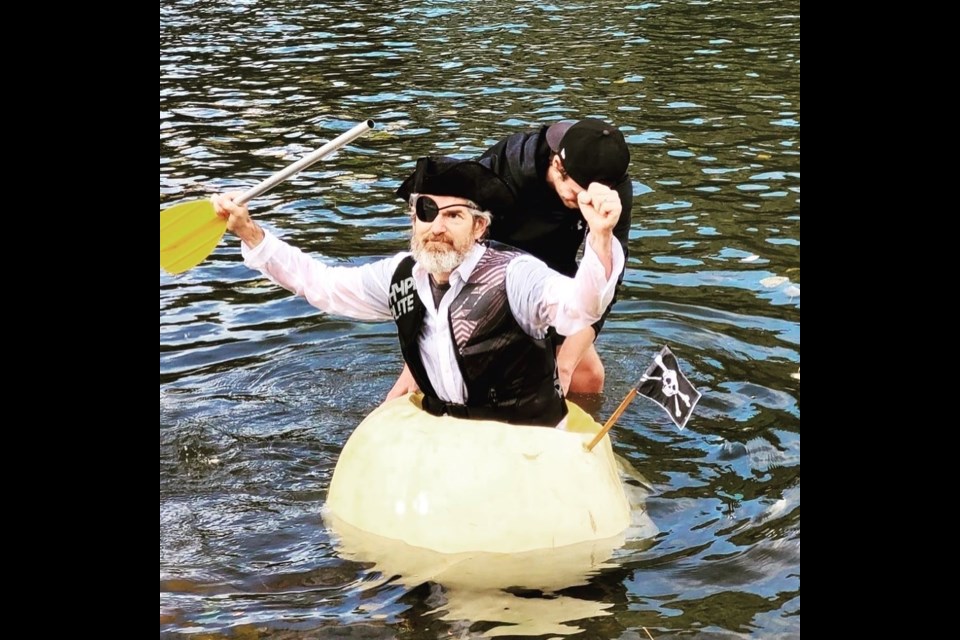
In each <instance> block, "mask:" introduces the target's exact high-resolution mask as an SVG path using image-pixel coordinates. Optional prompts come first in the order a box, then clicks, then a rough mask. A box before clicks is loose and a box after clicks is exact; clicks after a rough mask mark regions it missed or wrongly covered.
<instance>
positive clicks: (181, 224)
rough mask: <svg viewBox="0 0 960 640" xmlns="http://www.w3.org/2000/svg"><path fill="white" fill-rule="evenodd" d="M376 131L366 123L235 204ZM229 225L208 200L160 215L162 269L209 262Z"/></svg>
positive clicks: (370, 122)
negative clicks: (205, 260)
mask: <svg viewBox="0 0 960 640" xmlns="http://www.w3.org/2000/svg"><path fill="white" fill-rule="evenodd" d="M370 129H373V120H364V121H363V122H361V123H360V124H358V125H357V126H355V127H354V128H352V129H350V130H349V131H347V132H346V133H343V134H341V135H339V136H337V137H336V138H334V139H333V140H331V141H330V142H328V143H327V144H325V145H323V146H322V147H320V148H319V149H317V150H316V151H314V152H313V153H311V154H310V155H308V156H306V157H304V158H301V159H300V160H298V161H296V162H294V163H293V164H291V165H290V166H289V167H287V168H286V169H282V170H280V171H278V172H276V173H275V174H273V175H272V176H270V177H269V178H267V179H266V180H264V181H263V182H261V183H260V184H258V185H257V186H255V187H253V188H252V189H250V190H249V191H247V192H245V193H244V194H243V195H241V196H240V197H239V198H237V200H236V201H235V202H236V203H237V204H244V203H245V202H248V201H249V200H251V199H253V198H256V197H257V196H259V195H261V194H263V193H266V192H267V191H268V190H270V189H272V188H273V187H275V186H277V185H278V184H280V183H281V182H283V181H284V180H286V179H287V178H289V177H290V176H292V175H294V174H295V173H297V172H299V171H302V170H303V169H306V168H307V167H309V166H310V165H312V164H314V163H316V162H317V161H319V160H321V159H322V158H324V157H326V156H328V155H330V154H331V153H333V152H334V151H336V150H337V149H339V148H340V147H342V146H344V145H346V144H349V143H350V142H352V141H353V140H355V139H357V138H359V137H360V136H362V135H363V134H364V133H366V132H367V131H369V130H370ZM226 230H227V221H226V220H225V219H223V218H221V217H220V216H218V215H217V214H216V212H214V210H213V203H212V202H210V200H208V199H204V200H192V201H190V202H181V203H180V204H175V205H173V206H172V207H169V208H167V209H164V210H163V211H161V212H160V266H161V267H162V268H163V269H164V271H166V272H167V273H170V274H176V273H182V272H184V271H186V270H187V269H192V268H193V267H195V266H197V265H198V264H200V263H201V262H203V261H204V259H206V257H207V256H209V255H210V253H211V252H212V251H213V249H214V247H216V246H217V244H218V243H219V242H220V238H222V237H223V233H224V231H226Z"/></svg>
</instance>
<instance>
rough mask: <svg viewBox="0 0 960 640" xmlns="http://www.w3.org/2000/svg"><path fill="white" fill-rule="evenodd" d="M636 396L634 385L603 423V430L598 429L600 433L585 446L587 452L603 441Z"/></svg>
mask: <svg viewBox="0 0 960 640" xmlns="http://www.w3.org/2000/svg"><path fill="white" fill-rule="evenodd" d="M636 395H637V386H636V385H634V387H633V388H632V389H630V392H629V393H627V395H626V397H625V398H624V399H623V402H621V403H620V406H619V407H617V410H616V411H614V412H613V415H612V416H610V418H609V419H608V420H607V421H606V423H604V425H603V429H600V433H598V434H597V435H596V436H594V438H593V440H591V441H590V444H588V445H587V451H593V448H594V447H595V446H597V443H598V442H600V440H602V439H603V436H605V435H607V431H610V429H611V428H613V425H614V424H616V422H617V420H618V419H619V418H620V416H621V414H623V412H624V411H626V410H627V407H628V406H630V403H631V402H633V398H634V397H635V396H636Z"/></svg>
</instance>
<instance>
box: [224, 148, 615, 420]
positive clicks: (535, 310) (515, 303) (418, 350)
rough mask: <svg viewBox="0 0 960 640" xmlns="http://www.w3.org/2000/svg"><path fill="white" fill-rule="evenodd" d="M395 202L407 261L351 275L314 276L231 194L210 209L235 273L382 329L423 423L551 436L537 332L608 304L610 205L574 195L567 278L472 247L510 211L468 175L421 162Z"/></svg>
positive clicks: (573, 325) (543, 351) (492, 180)
mask: <svg viewBox="0 0 960 640" xmlns="http://www.w3.org/2000/svg"><path fill="white" fill-rule="evenodd" d="M398 194H399V195H401V196H402V197H404V198H407V199H408V202H409V203H410V214H411V215H410V219H411V224H412V229H411V240H410V251H409V252H405V253H400V254H397V255H396V256H393V257H391V258H386V259H383V260H379V261H377V262H373V263H370V264H365V265H363V266H359V267H342V266H337V267H331V266H327V265H325V264H323V263H322V262H320V261H319V260H315V259H313V258H310V257H308V256H307V255H305V254H304V253H302V252H301V251H300V250H299V249H296V248H294V247H292V246H290V245H288V244H286V243H284V242H282V241H281V240H279V239H278V238H277V237H275V236H273V235H271V234H269V233H267V232H265V231H264V230H263V229H261V228H260V226H259V225H257V223H256V222H254V221H253V220H252V219H251V218H250V214H249V212H248V211H247V208H246V207H244V206H237V205H236V204H235V203H234V202H233V199H234V197H236V194H227V195H223V196H214V199H213V202H214V208H215V210H216V211H217V213H218V214H219V215H221V216H222V217H225V218H227V229H228V230H229V231H231V232H232V233H234V234H235V235H237V236H238V237H239V238H240V239H241V240H242V241H243V245H242V251H243V255H244V261H245V263H246V264H247V265H248V266H250V267H252V268H254V269H258V270H260V271H261V272H262V273H264V274H265V275H266V276H267V277H269V278H270V279H272V280H273V281H274V282H276V283H277V284H279V285H281V286H283V287H285V288H287V289H289V290H290V291H293V292H294V293H297V294H298V295H302V296H303V297H304V298H306V299H307V301H309V302H310V303H311V304H313V305H314V306H316V307H318V308H319V309H321V310H323V311H326V312H328V313H333V314H337V315H342V316H347V317H351V318H355V319H358V320H371V321H376V320H380V321H386V320H393V321H394V322H395V323H396V325H397V332H398V336H399V339H400V347H401V351H402V352H403V356H404V361H405V362H406V364H407V366H408V367H409V369H410V371H411V373H412V375H413V378H414V380H415V381H416V384H417V385H418V386H419V388H420V389H421V391H422V392H423V395H424V397H423V408H424V410H425V411H427V412H429V413H431V414H434V415H452V416H455V417H459V418H467V419H471V418H475V419H488V420H499V421H501V422H508V423H511V424H522V425H540V426H551V427H552V426H557V425H561V424H562V423H563V420H564V418H565V416H566V412H567V409H566V405H565V404H564V402H563V397H564V394H563V391H562V389H561V387H560V384H559V380H558V376H557V368H556V356H555V351H554V347H553V344H552V342H551V340H550V334H549V333H548V331H549V329H550V327H553V328H554V329H555V330H556V331H557V332H558V333H560V334H562V335H570V334H574V333H577V332H578V331H581V330H583V329H584V328H585V327H588V326H590V325H591V324H592V323H594V322H596V321H597V320H598V319H599V318H600V317H601V315H603V312H604V310H605V309H606V307H607V305H608V304H609V303H610V300H611V299H612V297H613V292H614V289H615V287H616V284H617V274H618V273H619V272H620V271H621V270H622V268H623V251H622V249H621V248H620V244H619V243H618V242H616V241H615V240H614V238H613V229H614V227H615V226H616V224H617V220H618V219H619V216H620V204H619V201H618V199H617V198H614V197H612V196H611V190H610V189H609V188H607V187H604V186H602V185H599V184H596V185H591V188H590V189H589V190H587V191H585V192H583V193H581V194H579V195H578V202H579V204H580V208H581V211H582V212H583V216H584V219H585V220H586V222H587V224H588V226H589V228H590V233H589V235H588V241H587V246H586V248H585V250H584V257H583V260H582V261H581V264H580V268H579V269H578V270H577V272H576V274H575V276H574V277H573V278H569V277H567V276H563V275H561V274H559V273H556V272H555V271H553V270H551V269H550V268H548V267H547V266H546V265H545V264H544V263H543V262H541V261H540V260H538V259H536V258H535V257H533V256H530V255H527V254H524V253H522V252H519V251H516V250H514V249H512V248H509V247H502V246H491V245H488V243H486V242H484V241H483V239H484V236H485V235H486V233H487V230H488V228H489V225H490V220H491V216H492V215H496V214H497V213H499V212H503V211H507V210H509V209H510V208H511V207H512V206H513V204H514V202H513V200H514V197H513V193H512V191H511V190H510V188H509V187H507V185H506V183H504V182H503V180H501V179H500V178H499V177H497V176H496V174H494V173H493V172H492V171H491V170H490V169H488V168H487V167H484V166H483V165H481V164H480V163H478V162H476V161H461V160H454V159H448V158H437V159H434V158H421V159H420V160H419V161H418V162H417V167H416V170H415V171H414V172H413V174H412V175H411V176H409V177H408V178H407V179H406V180H405V181H404V183H403V184H402V185H401V187H400V189H399V190H398Z"/></svg>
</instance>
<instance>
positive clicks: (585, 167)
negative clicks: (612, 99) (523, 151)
mask: <svg viewBox="0 0 960 640" xmlns="http://www.w3.org/2000/svg"><path fill="white" fill-rule="evenodd" d="M547 144H548V145H550V149H551V150H553V151H554V152H555V153H556V154H557V155H558V156H560V162H561V163H563V169H564V171H566V172H567V175H569V176H570V177H571V178H573V181H574V182H576V183H577V184H578V185H580V186H581V187H583V188H584V189H586V188H587V187H588V186H590V183H591V182H600V183H602V184H606V185H608V186H613V185H615V184H617V183H618V182H620V180H621V179H622V178H623V176H625V175H626V174H627V167H628V166H629V165H630V150H629V149H628V148H627V142H626V140H624V139H623V134H622V133H621V132H620V130H619V129H617V128H616V127H615V126H613V125H612V124H607V123H606V122H604V121H603V120H596V119H594V118H586V119H584V120H580V121H573V120H565V121H563V122H557V123H555V124H552V125H550V127H549V128H548V129H547Z"/></svg>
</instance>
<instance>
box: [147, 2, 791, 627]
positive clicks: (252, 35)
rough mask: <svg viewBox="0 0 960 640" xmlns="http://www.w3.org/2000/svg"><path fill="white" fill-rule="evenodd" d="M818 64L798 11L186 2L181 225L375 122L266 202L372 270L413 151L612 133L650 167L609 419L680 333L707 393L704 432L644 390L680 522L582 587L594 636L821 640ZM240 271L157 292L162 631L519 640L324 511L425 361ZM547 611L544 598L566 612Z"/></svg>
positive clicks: (652, 438)
mask: <svg viewBox="0 0 960 640" xmlns="http://www.w3.org/2000/svg"><path fill="white" fill-rule="evenodd" d="M799 56H800V4H799V2H785V1H771V2H718V1H715V2H688V3H683V2H660V3H641V2H625V1H624V0H609V1H606V2H603V3H600V2H576V3H557V4H544V3H540V2H528V1H525V0H514V1H510V2H505V1H497V0H484V1H483V2H478V1H475V0H458V1H456V2H454V1H438V0H434V1H432V2H407V1H399V0H398V1H389V0H383V1H380V2H329V3H323V2H295V1H285V2H284V1H274V2H256V1H254V0H247V1H242V2H241V1H237V2H224V1H222V0H217V1H212V0H210V1H199V0H198V1H194V2H186V1H184V2H168V1H164V2H162V3H161V6H160V205H161V208H162V207H164V206H166V205H169V204H172V203H175V202H177V201H180V200H185V199H191V198H196V197H201V196H203V195H205V194H206V193H209V192H210V191H212V190H221V189H226V188H233V187H249V186H251V185H252V184H254V183H256V182H258V181H259V180H261V179H263V178H264V177H266V176H267V175H269V174H270V173H272V172H274V171H276V170H277V169H279V168H281V167H283V166H284V165H286V164H288V163H290V162H292V161H293V160H294V159H295V158H296V157H298V156H299V155H302V154H303V153H305V152H307V151H309V150H311V149H313V148H315V147H318V146H320V144H322V142H324V141H326V140H329V139H330V138H332V137H333V136H334V135H336V134H338V133H339V132H341V131H344V130H346V129H347V128H349V127H350V126H352V125H353V124H354V123H355V122H357V121H359V120H361V119H364V118H372V119H374V120H376V121H377V123H378V129H377V130H376V131H375V132H372V133H370V134H368V135H366V136H365V137H363V138H361V139H360V140H358V141H357V142H355V143H354V144H352V145H351V146H350V147H349V148H348V149H347V150H345V151H342V152H341V153H339V154H338V155H337V156H336V157H335V158H333V159H331V160H329V161H326V162H323V163H321V164H319V165H317V166H315V167H314V168H312V169H310V170H308V171H307V172H305V173H303V174H301V175H300V176H298V177H296V178H295V179H293V180H291V181H289V182H287V183H285V184H284V185H282V186H281V187H279V188H277V189H275V190H274V191H272V192H271V193H269V194H267V196H265V197H262V198H260V199H258V200H255V201H254V203H253V206H252V210H253V212H254V215H256V216H257V217H258V218H259V219H260V220H262V221H265V222H266V223H267V224H269V225H271V226H272V227H273V228H275V229H278V230H280V231H281V232H282V233H283V234H284V236H285V237H286V238H287V239H289V240H291V241H292V242H293V243H294V244H297V245H299V246H301V247H303V248H305V249H307V250H310V251H315V252H318V253H322V254H323V255H325V256H326V257H327V258H328V259H329V260H342V261H347V260H352V261H366V260H371V259H374V258H377V257H381V256H384V255H388V254H391V253H394V252H395V251H398V250H400V249H402V248H403V247H404V246H405V244H406V231H407V223H406V219H405V218H404V216H403V215H402V211H401V205H400V202H399V201H398V200H396V199H395V198H394V196H393V190H394V189H395V188H396V187H397V186H398V184H399V181H400V180H401V179H402V178H403V177H404V176H405V175H406V174H407V173H408V172H409V170H410V169H411V167H412V166H413V161H414V159H415V158H416V157H417V156H419V155H423V154H426V153H444V154H460V155H463V156H470V155H474V154H477V153H479V152H481V151H482V150H483V149H484V148H485V147H486V146H487V145H489V144H491V143H493V142H494V141H495V140H497V139H498V138H499V137H500V136H503V135H506V134H508V133H511V132H513V131H517V130H520V129H522V128H525V127H527V126H528V125H531V126H532V125H535V124H537V123H540V122H547V121H552V120H556V119H560V118H577V117H585V116H597V117H602V118H606V119H609V120H613V121H615V122H616V123H617V124H618V125H620V126H621V128H622V129H623V130H624V132H625V134H626V135H627V139H628V142H629V143H630V145H631V153H632V158H633V159H632V163H631V175H632V177H633V181H634V182H633V185H634V196H635V198H634V226H633V233H632V245H631V257H630V260H629V263H628V272H627V275H626V279H625V282H624V287H623V289H622V291H621V301H620V302H619V303H618V304H617V306H616V307H615V310H614V314H613V316H612V317H611V320H610V321H609V322H608V323H607V328H606V330H605V332H604V333H603V334H602V336H601V338H600V340H599V343H598V349H599V351H600V354H601V356H602V357H603V359H604V362H605V364H606V367H607V389H606V393H605V394H604V395H603V397H602V398H600V399H587V401H586V402H585V405H586V407H587V408H588V410H590V411H591V412H592V413H593V414H594V415H595V416H596V417H598V418H600V419H601V420H602V419H604V418H605V417H606V416H608V415H610V413H611V412H612V411H613V409H614V408H615V407H616V406H617V404H618V403H619V401H620V399H621V398H622V397H623V395H624V394H625V393H626V392H627V390H628V389H629V388H630V386H631V385H632V384H633V383H634V382H635V381H636V379H637V378H638V377H639V375H640V374H641V373H642V371H643V368H644V367H645V366H646V364H647V363H648V362H649V361H650V359H651V358H652V357H653V354H654V353H655V351H656V349H657V348H658V347H659V346H660V345H662V344H670V345H671V347H672V349H673V350H674V352H675V353H676V354H677V355H678V357H679V358H680V359H681V362H682V363H683V365H684V367H685V371H686V372H687V374H688V375H689V376H690V378H691V379H692V380H693V381H694V383H695V384H696V385H697V386H698V387H699V388H700V390H701V391H703V392H704V397H703V399H702V401H701V403H700V405H699V407H698V409H697V413H696V415H695V416H694V418H693V419H692V420H691V422H690V424H689V426H688V428H687V429H686V430H685V431H683V432H679V431H678V430H677V429H676V428H675V427H674V426H673V425H672V424H670V423H668V422H667V420H666V417H665V416H664V415H663V414H662V412H661V411H660V409H659V408H657V407H656V406H655V405H653V404H652V403H649V402H646V401H642V400H638V401H636V402H635V403H634V404H633V405H632V406H631V408H630V409H629V410H628V411H627V412H626V413H625V414H624V416H623V417H622V418H621V420H620V422H619V424H618V426H617V428H616V430H615V434H614V447H615V450H616V451H617V453H618V454H620V455H621V456H623V457H624V458H626V459H627V460H629V461H631V462H632V463H633V465H635V466H636V468H637V469H638V470H640V471H641V472H642V473H643V474H644V475H645V476H646V477H647V478H648V479H649V480H650V482H651V483H652V484H653V487H654V489H655V493H654V494H653V495H652V496H651V497H650V498H649V499H648V502H647V508H648V510H649V515H650V517H651V518H652V520H653V521H654V522H655V523H656V526H657V527H658V529H659V533H658V534H657V535H656V536H655V537H654V538H653V539H652V540H646V541H643V543H642V544H635V545H633V547H631V548H628V549H627V550H626V551H624V552H623V553H622V554H621V557H620V558H619V566H616V567H611V568H609V569H605V570H603V571H602V572H600V573H599V575H596V576H594V577H593V578H592V579H591V580H590V582H589V584H587V585H585V586H580V587H575V588H573V589H570V590H566V591H564V592H561V593H560V594H559V596H560V597H561V598H570V599H571V600H558V601H560V602H573V599H576V600H577V601H579V602H586V603H593V604H594V605H596V606H595V607H594V608H595V609H597V608H600V609H603V611H602V613H606V614H608V615H588V616H587V617H586V618H584V619H581V620H577V621H572V622H568V623H567V625H568V627H569V630H568V631H567V632H570V631H572V632H579V635H578V636H576V637H581V638H623V639H628V640H633V639H637V638H646V637H648V636H647V632H648V631H649V633H650V634H651V635H652V636H653V637H654V638H658V639H660V638H669V637H676V636H686V637H704V638H732V637H765V638H766V637H795V636H799V634H800V381H799V367H800V58H799ZM238 253H239V252H238V250H237V246H236V243H235V242H233V241H224V242H223V243H222V244H221V246H220V247H219V248H218V250H217V251H216V252H215V254H214V255H213V256H212V257H211V258H210V259H209V260H207V261H206V262H205V263H203V264H202V265H201V266H200V267H198V268H196V269H194V270H192V271H190V272H188V273H186V274H183V275H181V276H177V277H175V278H174V277H170V276H167V275H165V274H163V273H162V272H161V274H160V631H161V635H171V636H176V635H181V634H183V635H187V634H202V635H201V636H200V637H231V638H324V637H370V638H392V637H396V638H402V639H411V640H412V639H432V638H447V637H457V638H469V637H479V636H481V634H483V633H489V634H495V633H497V632H500V633H505V631H504V629H503V628H502V627H499V628H498V627H496V625H495V624H494V623H493V622H491V619H492V618H491V617H483V616H480V617H479V618H472V619H471V615H473V614H471V615H467V614H464V616H463V617H464V618H466V619H457V612H458V610H456V609H455V608H454V607H453V606H452V605H449V606H448V607H447V611H446V613H444V606H445V605H444V602H445V598H446V594H444V592H443V589H442V588H440V587H436V586H431V585H429V584H428V585H424V586H421V587H417V588H409V587H404V586H402V585H401V584H400V583H398V582H397V581H387V582H384V581H383V580H376V579H375V576H371V575H370V574H368V573H367V572H365V571H364V566H363V565H361V564H358V563H356V562H353V561H348V560H344V559H341V558H340V557H338V556H337V554H336V553H335V551H334V549H333V547H332V545H331V541H330V537H329V535H328V533H327V532H326V530H325V529H324V527H323V526H322V523H321V521H320V517H319V511H320V508H321V506H322V505H323V502H324V499H325V495H326V491H327V488H328V486H329V481H330V476H331V474H332V472H333V467H334V464H335V463H336V460H337V455H338V453H339V451H340V449H341V447H342V446H343V444H344V442H345V441H346V439H347V437H348V436H349V434H350V432H351V430H352V428H353V427H354V426H356V424H357V423H359V422H360V420H362V419H363V417H364V416H365V415H366V414H367V413H368V412H369V411H370V410H371V409H373V408H374V407H375V406H376V405H377V404H378V403H379V401H380V400H382V398H383V397H384V395H385V394H386V392H387V390H388V389H389V388H390V386H391V385H392V383H393V381H394V379H395V377H396V374H397V373H398V372H399V370H400V367H401V364H400V359H399V349H398V348H397V347H396V342H395V338H394V336H393V334H392V330H391V326H390V325H372V324H358V323H354V322H351V321H347V320H342V319H338V318H332V317H325V316H320V315H319V314H317V313H315V310H313V309H312V308H311V307H309V306H308V305H307V304H306V303H304V302H302V301H299V300H296V299H294V298H292V297H291V296H289V295H288V294H287V293H286V292H284V291H281V290H279V289H278V288H276V287H274V286H272V285H270V284H269V283H266V282H265V281H264V280H263V279H262V278H261V277H259V275H258V274H256V273H254V272H251V271H248V270H247V269H246V268H245V267H244V266H243V265H242V263H241V262H240V259H239V256H238ZM538 595H540V594H520V596H522V597H523V598H526V599H528V600H529V601H530V603H531V604H534V605H540V604H542V605H546V606H548V605H549V604H550V599H549V598H544V597H537V596H538ZM550 597H552V596H550ZM588 608H589V607H588ZM568 611H572V609H568ZM536 615H541V614H536ZM547 615H549V614H542V616H547ZM559 633H560V632H559V631H558V632H554V633H549V634H547V635H546V636H544V637H556V636H558V635H559Z"/></svg>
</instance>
